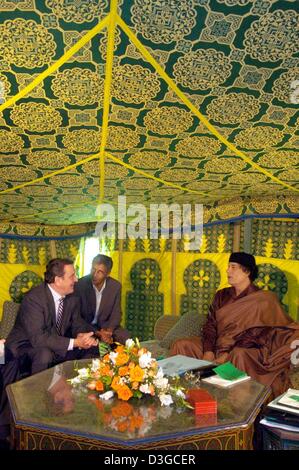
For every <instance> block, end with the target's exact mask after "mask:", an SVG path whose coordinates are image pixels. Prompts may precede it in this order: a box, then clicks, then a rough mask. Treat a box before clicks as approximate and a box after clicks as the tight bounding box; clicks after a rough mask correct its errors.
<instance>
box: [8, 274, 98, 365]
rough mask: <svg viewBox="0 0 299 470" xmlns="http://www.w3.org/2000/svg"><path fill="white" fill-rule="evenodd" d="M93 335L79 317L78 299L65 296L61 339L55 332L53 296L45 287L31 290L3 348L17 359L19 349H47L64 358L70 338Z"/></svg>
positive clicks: (88, 326)
mask: <svg viewBox="0 0 299 470" xmlns="http://www.w3.org/2000/svg"><path fill="white" fill-rule="evenodd" d="M88 331H92V328H91V327H90V325H88V323H86V322H85V321H84V320H83V319H82V318H81V316H80V306H79V302H78V299H77V298H76V297H74V296H73V295H67V296H66V297H65V301H64V312H63V319H62V327H61V336H60V335H58V334H57V332H56V315H55V304H54V299H53V296H52V293H51V291H50V289H49V287H48V286H47V284H46V283H43V284H40V285H39V286H37V287H34V288H33V289H32V290H30V291H29V292H28V293H27V294H26V295H25V296H24V299H23V301H22V304H21V307H20V310H19V313H18V316H17V319H16V323H15V325H14V327H13V329H12V331H11V333H10V334H9V336H8V338H7V340H6V343H5V344H6V347H8V348H9V349H10V351H11V352H12V353H13V354H14V356H18V350H19V349H20V348H21V347H22V348H24V347H26V346H31V347H33V348H34V349H35V348H49V349H50V350H51V351H53V352H55V353H57V354H59V355H61V356H65V355H66V353H67V349H68V346H69V338H76V336H77V334H78V333H85V332H88Z"/></svg>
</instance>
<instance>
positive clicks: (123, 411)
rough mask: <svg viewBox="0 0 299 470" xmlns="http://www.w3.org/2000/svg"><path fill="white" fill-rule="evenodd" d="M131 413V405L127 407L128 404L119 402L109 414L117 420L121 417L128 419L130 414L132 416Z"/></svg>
mask: <svg viewBox="0 0 299 470" xmlns="http://www.w3.org/2000/svg"><path fill="white" fill-rule="evenodd" d="M132 412H133V407H132V405H129V403H126V402H120V403H118V404H117V405H115V406H113V407H112V408H111V413H112V416H114V418H119V417H123V416H125V417H128V416H129V415H130V414H132Z"/></svg>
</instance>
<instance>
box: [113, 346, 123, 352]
mask: <svg viewBox="0 0 299 470" xmlns="http://www.w3.org/2000/svg"><path fill="white" fill-rule="evenodd" d="M115 352H117V353H123V352H124V347H123V346H122V345H119V346H117V348H116V349H115Z"/></svg>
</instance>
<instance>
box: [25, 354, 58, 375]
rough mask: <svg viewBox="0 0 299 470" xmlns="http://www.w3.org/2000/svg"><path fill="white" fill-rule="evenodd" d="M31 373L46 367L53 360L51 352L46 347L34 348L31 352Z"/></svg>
mask: <svg viewBox="0 0 299 470" xmlns="http://www.w3.org/2000/svg"><path fill="white" fill-rule="evenodd" d="M30 355H31V362H32V373H33V374H34V373H35V372H40V371H41V370H44V369H47V368H48V367H49V366H50V365H51V364H52V362H53V360H54V354H53V352H52V351H51V350H50V349H48V348H39V349H34V350H33V351H32V352H31V354H30Z"/></svg>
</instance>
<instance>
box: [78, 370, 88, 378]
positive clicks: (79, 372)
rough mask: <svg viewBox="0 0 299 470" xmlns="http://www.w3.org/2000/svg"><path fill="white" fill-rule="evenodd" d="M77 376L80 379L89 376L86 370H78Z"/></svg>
mask: <svg viewBox="0 0 299 470" xmlns="http://www.w3.org/2000/svg"><path fill="white" fill-rule="evenodd" d="M78 374H79V377H80V379H87V378H88V376H89V370H88V369H87V368H84V369H79V370H78Z"/></svg>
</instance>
